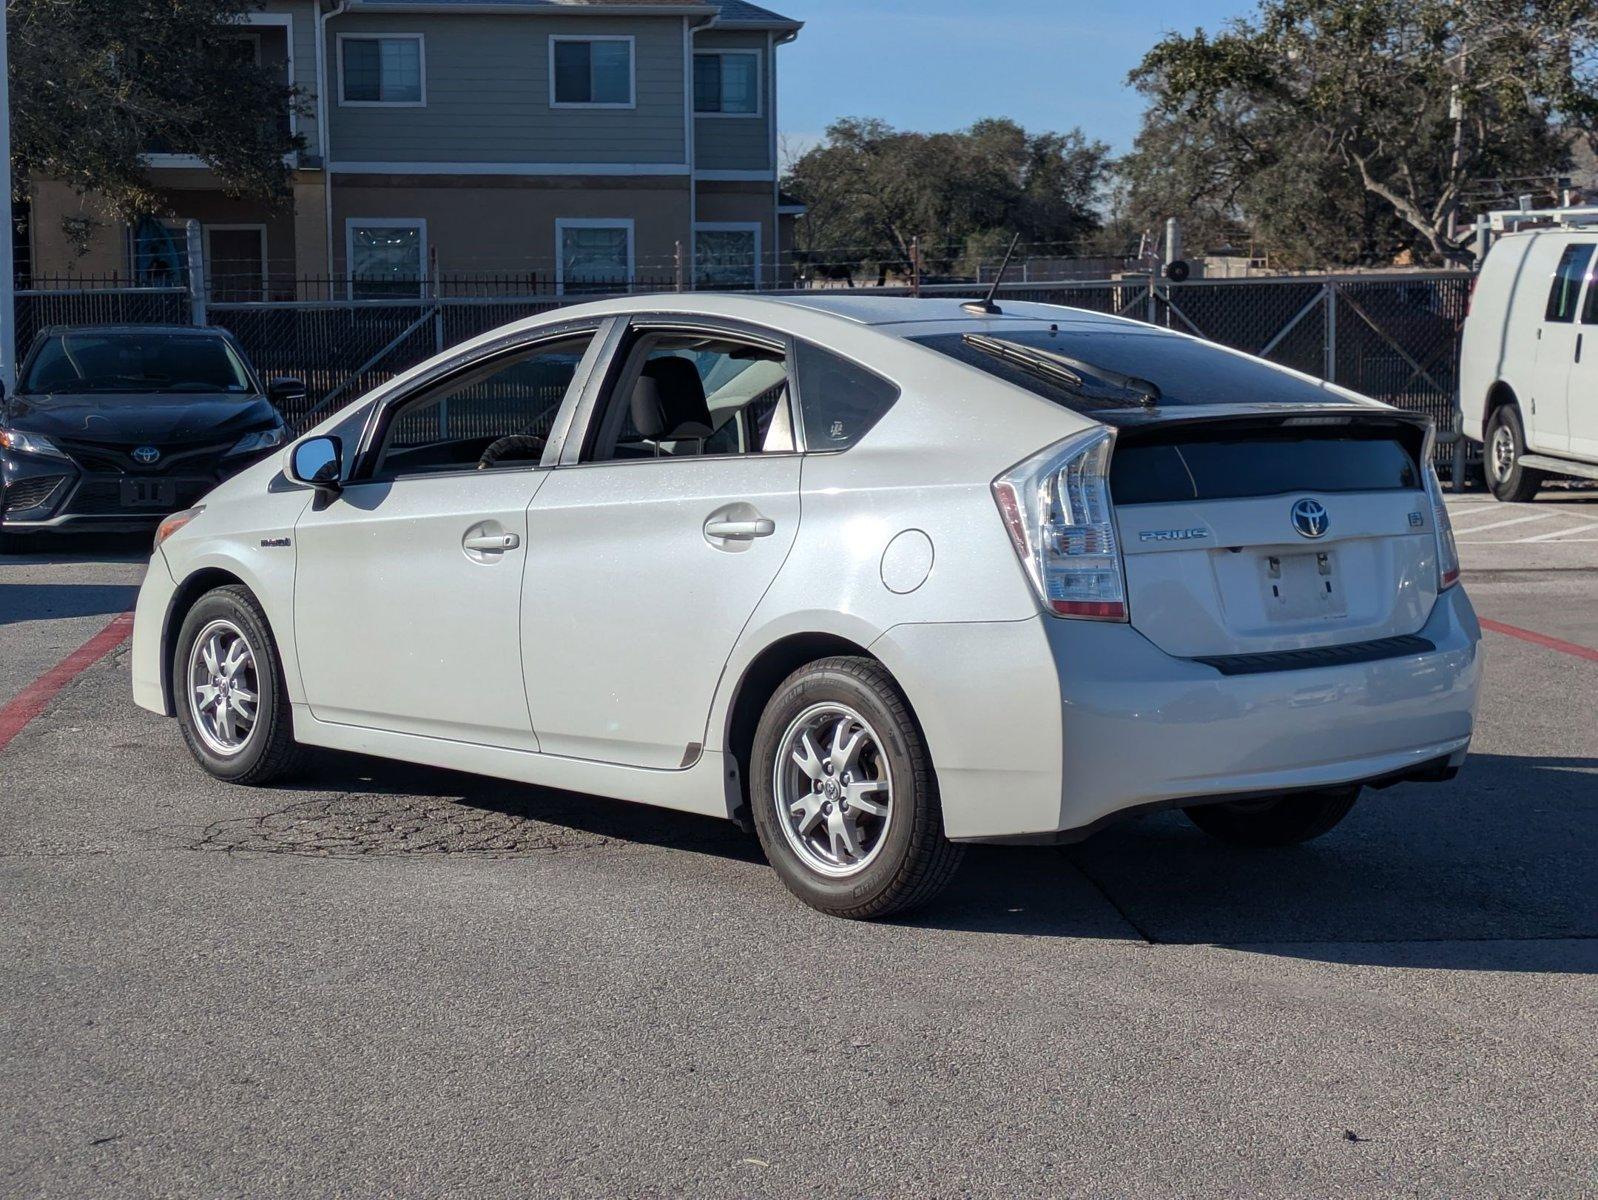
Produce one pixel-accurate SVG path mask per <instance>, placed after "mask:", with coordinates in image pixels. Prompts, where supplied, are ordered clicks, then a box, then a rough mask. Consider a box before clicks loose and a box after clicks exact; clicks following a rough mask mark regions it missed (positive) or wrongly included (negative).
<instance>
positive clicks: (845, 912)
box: [749, 658, 962, 920]
mask: <svg viewBox="0 0 1598 1200" xmlns="http://www.w3.org/2000/svg"><path fill="white" fill-rule="evenodd" d="M749 790H750V802H751V803H750V806H751V808H752V809H753V810H754V819H755V831H756V833H758V834H759V836H760V844H761V846H762V847H763V848H764V850H765V852H766V857H767V858H768V859H769V860H770V862H771V865H772V866H773V867H774V868H775V869H776V871H777V874H778V876H779V877H781V879H782V882H783V883H784V884H785V885H786V886H787V888H788V890H789V891H791V892H792V893H793V894H794V895H795V896H797V897H799V899H801V900H803V901H804V902H805V903H806V904H808V905H810V907H812V908H814V909H818V910H819V911H821V912H824V913H828V914H830V915H832V916H837V917H847V918H850V919H854V920H867V919H871V918H876V917H885V916H888V915H890V914H892V913H901V912H906V911H908V910H909V909H912V908H916V907H918V906H920V905H923V904H926V903H927V902H928V901H930V900H931V899H932V898H933V897H934V896H936V895H937V894H938V893H939V892H940V891H942V890H943V888H944V887H945V885H947V883H948V882H949V880H950V878H952V877H953V875H954V872H955V870H956V868H957V867H958V866H959V865H960V859H961V856H962V848H961V847H960V846H958V845H956V844H954V843H953V842H950V841H949V840H948V839H947V838H945V837H944V835H943V809H942V804H941V802H940V800H939V797H938V784H937V777H936V775H935V774H934V773H933V769H932V759H931V757H930V755H928V753H927V748H926V744H925V742H923V741H922V738H921V730H920V728H919V727H918V726H917V725H916V722H915V718H914V716H912V715H911V712H910V706H909V704H908V703H906V701H905V698H904V695H903V694H902V693H901V692H900V691H899V688H898V686H897V685H896V684H895V683H894V681H893V677H892V676H891V675H889V674H888V672H887V671H886V670H885V669H884V668H883V667H882V665H881V664H880V663H877V662H875V661H873V660H872V659H868V658H826V659H822V660H820V661H818V662H813V663H810V664H808V665H807V666H804V667H801V668H800V669H799V670H797V671H795V672H794V673H793V674H792V675H790V676H789V677H788V678H787V679H786V680H784V681H783V684H782V686H781V687H779V688H778V689H777V691H776V693H775V694H774V695H773V696H772V698H771V700H770V701H769V702H768V703H767V705H766V710H765V712H764V713H763V714H762V716H761V718H760V724H759V727H758V728H757V729H756V730H755V740H754V747H753V751H752V753H751V755H750V784H749Z"/></svg>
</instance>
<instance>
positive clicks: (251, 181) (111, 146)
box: [6, 0, 304, 218]
mask: <svg viewBox="0 0 1598 1200" xmlns="http://www.w3.org/2000/svg"><path fill="white" fill-rule="evenodd" d="M6 5H7V10H8V18H9V21H10V29H9V32H10V50H11V103H12V128H11V184H12V187H13V189H14V190H16V189H20V188H22V187H24V186H25V185H26V182H27V180H28V179H29V177H30V176H42V177H46V178H50V179H57V180H61V181H63V182H65V183H67V184H69V185H70V186H71V187H72V188H73V189H75V190H76V191H77V192H79V193H80V194H87V193H90V192H93V193H97V194H98V195H100V196H102V197H103V198H104V199H105V201H106V202H107V203H108V204H109V206H110V208H111V209H112V210H113V211H115V212H116V213H117V214H118V215H119V216H123V217H127V218H134V217H137V216H140V215H142V214H145V213H153V212H157V211H159V209H160V207H161V201H160V198H159V196H158V195H157V193H156V190H155V188H154V187H153V186H152V185H151V183H150V181H149V179H148V178H147V176H146V174H145V172H144V170H143V167H142V164H141V156H142V155H144V154H146V153H148V152H150V151H151V150H154V149H156V148H161V149H170V150H172V151H176V152H183V153H188V154H195V155H198V156H199V157H200V158H201V159H203V160H204V161H205V162H206V163H207V164H208V165H209V166H210V167H211V168H212V170H213V171H214V172H215V173H216V176H217V179H218V181H219V183H220V186H221V187H222V189H223V191H225V192H227V193H228V194H230V195H235V196H252V197H258V198H262V199H265V200H268V201H283V200H285V199H286V198H287V197H288V195H289V183H288V168H287V166H286V165H285V161H284V158H285V155H288V154H290V153H291V152H293V151H295V150H298V149H299V148H301V147H302V146H303V145H304V142H303V140H302V139H301V138H299V137H298V136H296V135H293V134H291V133H290V132H289V127H288V121H287V114H288V112H289V109H290V106H291V105H295V104H297V103H299V100H298V96H297V93H296V92H295V91H294V90H293V89H292V88H291V87H290V86H289V85H287V84H286V83H284V82H282V81H281V80H279V79H277V78H276V77H274V75H273V74H272V72H271V71H270V70H269V69H267V68H264V67H261V66H257V65H256V64H255V62H254V61H253V59H251V58H248V57H246V56H242V55H240V54H239V53H238V50H239V45H240V43H239V40H238V35H239V32H240V29H239V24H238V22H239V20H240V18H242V17H243V16H244V15H245V14H246V13H248V12H250V11H252V10H254V9H257V8H259V7H260V5H259V3H258V2H256V0H6Z"/></svg>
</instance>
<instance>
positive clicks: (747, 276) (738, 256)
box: [694, 222, 760, 288]
mask: <svg viewBox="0 0 1598 1200" xmlns="http://www.w3.org/2000/svg"><path fill="white" fill-rule="evenodd" d="M694 282H695V284H696V285H697V286H699V287H705V288H754V287H759V286H760V226H759V225H758V224H757V223H754V222H748V223H745V222H726V223H719V224H718V223H709V224H704V225H695V226H694Z"/></svg>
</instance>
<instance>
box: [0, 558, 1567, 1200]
mask: <svg viewBox="0 0 1598 1200" xmlns="http://www.w3.org/2000/svg"><path fill="white" fill-rule="evenodd" d="M139 569H140V567H139V565H138V564H137V563H133V562H114V561H113V562H109V563H99V562H94V563H85V562H70V561H69V562H66V563H64V564H62V563H56V564H45V565H40V566H37V567H28V566H25V565H24V566H17V565H16V564H7V565H5V566H0V575H3V577H4V580H3V581H4V583H5V584H7V585H9V587H10V589H11V590H9V591H0V600H4V599H5V598H6V597H12V598H14V597H16V596H17V595H18V594H19V590H21V589H26V588H27V587H30V586H40V587H50V588H70V587H71V586H72V580H73V579H74V578H82V579H84V580H85V581H86V582H88V583H92V584H93V585H94V586H95V587H105V586H126V585H127V583H129V582H131V581H136V579H137V576H138V571H139ZM41 579H42V580H44V581H45V582H30V581H37V580H41ZM1468 583H1469V586H1470V587H1471V591H1472V594H1473V596H1474V598H1475V600H1476V602H1477V605H1478V607H1479V608H1480V609H1481V610H1482V612H1483V613H1484V615H1489V616H1493V617H1496V618H1498V619H1500V620H1503V621H1505V622H1509V623H1512V624H1516V625H1521V626H1526V627H1532V628H1537V629H1541V630H1544V631H1546V632H1549V633H1553V634H1556V635H1558V636H1560V637H1564V638H1567V639H1570V640H1575V641H1579V642H1582V643H1583V644H1587V645H1598V637H1595V636H1594V634H1595V631H1594V620H1595V618H1594V617H1593V612H1594V609H1593V596H1594V594H1595V591H1594V589H1595V586H1598V573H1593V572H1591V571H1587V570H1568V569H1567V570H1561V571H1559V572H1548V573H1517V572H1516V571H1515V570H1514V569H1513V567H1512V565H1511V567H1510V568H1505V569H1503V570H1502V571H1501V573H1500V572H1498V571H1492V572H1487V571H1484V572H1483V574H1482V575H1481V576H1480V578H1479V581H1478V579H1476V578H1471V579H1470V580H1468ZM100 595H101V594H100V593H96V594H95V596H94V597H93V598H91V601H89V602H85V603H83V604H78V605H73V604H70V603H69V604H65V605H64V606H63V607H62V615H61V616H59V617H51V616H34V617H30V618H28V619H26V620H20V621H19V620H14V619H13V620H10V621H9V622H7V620H6V616H5V613H4V612H0V645H3V647H4V653H3V654H0V659H6V660H10V661H11V662H16V661H18V660H19V659H21V658H28V659H29V661H32V660H33V659H37V658H48V655H47V654H46V653H45V652H44V651H43V650H41V649H40V648H39V642H40V641H41V639H53V640H54V641H60V640H63V639H64V635H63V634H62V631H61V630H60V629H59V628H57V627H56V624H55V623H56V622H58V621H68V622H77V623H79V624H82V623H85V622H86V623H87V628H86V631H85V632H84V633H82V634H81V636H80V635H77V632H76V628H75V629H74V636H75V641H73V644H76V641H81V640H82V638H83V636H87V633H88V632H92V631H93V629H94V628H96V627H98V625H99V624H103V622H104V619H105V618H104V616H96V615H95V614H93V613H91V612H87V611H85V610H86V609H92V608H94V607H95V606H96V605H97V604H98V603H99V597H100ZM27 603H33V602H32V601H31V600H30V601H27ZM42 607H44V605H43V603H42V601H41V603H39V604H36V605H35V606H34V607H33V608H30V609H28V610H27V611H29V612H37V611H38V610H39V609H40V608H42ZM15 611H19V610H15V609H13V612H15ZM64 640H73V639H64ZM52 644H53V643H52ZM13 647H16V649H15V651H13ZM125 653H126V652H125V650H123V651H119V652H118V653H117V654H115V655H113V656H111V657H110V658H108V659H106V660H104V661H103V662H101V663H100V664H98V665H96V666H95V667H92V668H90V669H89V670H88V671H86V672H85V673H84V674H83V675H81V676H80V677H79V678H78V679H77V680H76V681H74V682H73V683H72V684H71V685H70V686H68V687H67V688H66V689H65V690H64V691H63V692H62V693H61V695H60V696H58V697H57V698H56V700H55V701H54V702H53V704H52V705H51V707H50V709H49V710H48V711H47V712H46V713H45V714H44V715H43V716H42V717H40V718H39V719H38V720H36V721H35V722H34V723H33V724H32V725H30V726H29V727H27V728H26V729H25V730H23V731H22V733H20V734H19V735H18V736H17V738H16V740H15V741H13V742H12V743H11V745H10V746H9V747H7V748H6V749H4V750H0V812H3V813H4V816H5V819H6V826H7V830H8V833H9V837H8V838H7V839H6V842H5V843H4V845H3V847H0V961H3V962H4V963H5V969H4V971H0V1015H3V1018H4V1020H3V1033H0V1195H7V1196H9V1195H16V1196H28V1197H54V1196H61V1197H74V1198H77V1197H92V1196H116V1197H129V1196H176V1195H182V1196H206V1197H212V1196H239V1197H245V1196H247V1197H252V1198H255V1197H276V1196H283V1197H303V1196H374V1195H393V1196H484V1195H507V1196H509V1195H517V1196H520V1195H545V1194H548V1195H562V1196H614V1195H635V1196H651V1195H667V1194H683V1193H692V1194H705V1195H737V1196H746V1195H749V1196H816V1195H867V1194H890V1193H891V1194H913V1195H927V1196H961V1195H1013V1194H1018V1193H1021V1194H1048V1195H1104V1196H1133V1195H1193V1194H1228V1195H1234V1194H1264V1195H1289V1194H1297V1195H1316V1196H1343V1195H1348V1196H1353V1195H1376V1194H1383V1195H1386V1194H1394V1193H1403V1194H1446V1195H1465V1194H1498V1195H1502V1194H1516V1195H1561V1196H1564V1195H1583V1194H1588V1195H1590V1194H1598V1155H1595V1150H1594V1147H1595V1146H1598V1035H1595V1033H1594V1030H1595V1028H1598V982H1595V980H1598V722H1595V721H1593V720H1592V717H1591V714H1592V713H1593V711H1594V706H1595V701H1598V666H1595V665H1594V664H1591V663H1587V662H1582V661H1579V660H1575V659H1572V658H1570V657H1568V656H1562V655H1560V654H1559V653H1557V652H1554V651H1551V650H1548V649H1544V648H1542V647H1538V646H1534V645H1529V644H1526V643H1524V642H1521V641H1517V640H1515V639H1512V638H1509V637H1505V636H1500V635H1489V640H1488V642H1487V653H1488V685H1487V690H1486V694H1485V696H1484V701H1483V711H1482V714H1481V721H1480V726H1479V732H1478V737H1477V741H1476V744H1475V753H1474V754H1473V757H1472V759H1471V760H1470V763H1469V764H1468V766H1467V768H1466V770H1465V772H1464V774H1463V775H1462V776H1461V777H1460V779H1459V780H1458V781H1457V782H1456V783H1454V784H1452V785H1443V786H1433V787H1419V786H1410V785H1406V786H1401V787H1398V788H1394V789H1390V790H1388V791H1385V792H1379V793H1370V794H1367V796H1366V798H1365V799H1364V800H1363V801H1362V802H1361V804H1360V805H1359V806H1357V807H1356V809H1355V810H1354V812H1353V814H1352V815H1351V816H1350V817H1349V818H1348V820H1347V821H1345V822H1344V824H1343V825H1342V826H1340V827H1339V828H1338V829H1337V830H1335V831H1334V832H1333V833H1332V834H1330V835H1329V836H1328V837H1326V838H1325V839H1323V840H1321V841H1319V842H1316V843H1313V844H1311V845H1309V846H1305V847H1298V848H1294V849H1291V850H1285V851H1274V852H1263V853H1262V852H1248V851H1242V850H1236V849H1231V848H1227V847H1225V846H1222V845H1220V844H1219V843H1216V842H1213V841H1211V840H1209V839H1207V838H1205V837H1203V836H1202V835H1200V834H1199V833H1198V832H1197V831H1196V830H1194V829H1192V828H1191V827H1190V826H1188V825H1187V823H1186V822H1185V821H1184V820H1183V819H1182V818H1181V817H1180V816H1177V815H1171V814H1165V815H1159V816H1153V817H1148V818H1145V819H1142V820H1139V821H1136V822H1133V823H1130V824H1127V825H1123V826H1119V827H1116V828H1113V829H1111V830H1108V831H1106V832H1104V833H1103V834H1101V835H1099V836H1097V837H1095V838H1093V839H1092V840H1090V841H1088V842H1086V843H1083V844H1081V845H1079V846H1074V847H1068V848H1066V849H1064V850H1058V851H1056V850H1042V849H1039V850H1016V849H1004V850H999V849H980V850H975V851H973V852H972V853H970V854H969V855H968V856H967V859H966V865H965V866H964V867H963V869H962V871H961V873H960V875H959V877H958V878H957V880H956V882H955V884H954V886H953V887H952V888H951V890H950V892H949V893H948V894H947V895H946V896H945V898H944V899H942V900H941V901H940V902H939V903H938V904H937V905H935V906H934V907H932V908H930V909H928V910H926V911H925V912H923V913H921V914H918V915H916V916H915V917H913V918H911V919H909V920H905V921H902V922H894V923H887V924H878V925H859V924H847V923H843V922H838V921H834V920H830V919H828V918H825V917H822V916H820V915H818V914H816V913H813V912H810V911H809V910H807V909H804V908H802V907H801V906H799V905H798V904H797V903H796V902H795V901H793V900H792V899H791V898H790V897H789V896H788V894H787V893H786V892H785V891H784V890H783V889H782V887H781V885H780V884H779V883H778V882H777V880H776V879H775V877H774V876H773V875H772V874H771V872H770V871H769V869H768V868H767V867H766V866H765V864H764V863H763V861H762V859H761V857H760V853H759V850H758V847H757V845H756V843H755V842H754V841H753V839H752V838H749V837H746V836H745V835H743V834H742V833H740V832H739V831H738V830H737V829H735V828H734V827H732V826H731V825H728V824H726V823H723V822H715V821H709V820H704V819H701V818H695V817H690V816H684V815H680V814H673V813H668V812H663V811H656V810H651V809H646V808H641V807H634V806H629V805H624V804H620V803H615V802H611V801H606V800H600V799H596V798H592V797H586V796H579V795H574V794H570V793H562V792H550V791H546V790H541V789H536V788H528V787H519V786H516V785H511V784H503V783H499V782H496V781H492V780H483V779H477V778H472V777H468V776H463V775H458V774H454V773H450V772H445V771H436V770H430V769H426V768H419V767H412V766H406V765H402V764H391V763H383V762H379V761H376V760H372V759H365V758H357V757H353V756H346V755H336V754H324V755H319V756H317V757H316V759H315V760H314V762H313V764H312V766H311V768H310V769H309V771H308V772H307V773H306V774H305V775H304V776H303V777H302V778H300V779H297V780H295V781H293V782H292V783H290V784H288V785H286V786H283V787H276V788H271V789H263V790H248V789H240V788H233V787H228V786H225V785H222V784H219V783H216V782H214V781H212V780H210V779H208V778H207V777H205V776H204V775H202V774H201V773H200V771H199V770H198V768H197V767H195V766H194V765H193V763H192V762H191V761H190V759H189V757H188V755H187V752H186V751H185V750H184V748H183V745H182V740H181V738H180V736H179V734H178V731H177V729H176V727H175V725H174V724H172V723H171V722H168V721H164V720H161V719H160V718H157V717H154V716H152V715H150V714H148V713H144V712H141V711H139V710H137V709H135V708H134V707H133V706H132V703H131V701H130V699H129V697H128V691H127V679H126V663H125ZM12 670H13V668H11V667H7V668H6V669H5V671H6V672H10V671H12ZM0 678H9V675H7V674H5V673H4V672H0ZM24 682H25V680H24Z"/></svg>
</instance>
